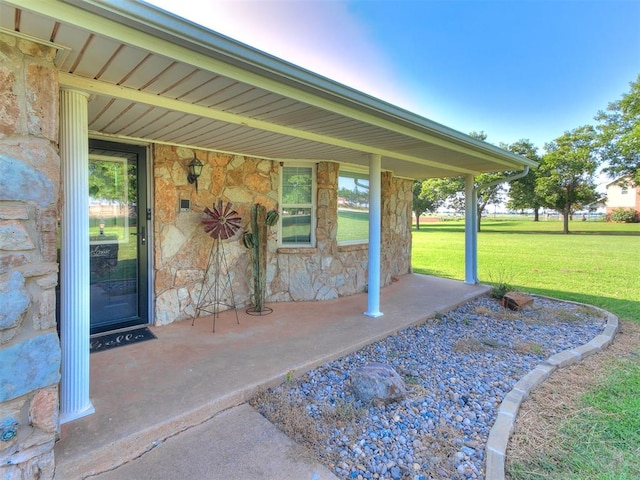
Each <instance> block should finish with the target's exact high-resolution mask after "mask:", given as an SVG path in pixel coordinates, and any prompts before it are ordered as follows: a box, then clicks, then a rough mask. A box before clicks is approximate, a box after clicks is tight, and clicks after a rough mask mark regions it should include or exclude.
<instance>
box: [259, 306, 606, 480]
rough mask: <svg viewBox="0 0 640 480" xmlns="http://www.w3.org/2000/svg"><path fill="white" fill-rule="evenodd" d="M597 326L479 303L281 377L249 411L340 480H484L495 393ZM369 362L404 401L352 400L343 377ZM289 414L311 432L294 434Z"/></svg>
mask: <svg viewBox="0 0 640 480" xmlns="http://www.w3.org/2000/svg"><path fill="white" fill-rule="evenodd" d="M604 326H605V319H604V317H603V316H602V315H601V314H600V311H598V310H596V309H593V308H590V307H585V306H581V305H576V304H572V303H566V302H560V301H556V300H552V299H548V298H541V297H534V303H533V306H532V307H528V308H526V309H523V310H522V311H521V312H511V311H510V310H506V309H505V308H503V307H502V306H501V305H500V303H499V302H498V301H497V300H495V299H493V298H490V297H481V298H479V299H476V300H474V301H471V302H468V303H466V304H464V305H462V306H460V307H458V308H456V309H455V310H453V311H450V312H447V313H444V314H441V315H437V316H436V317H434V318H430V319H428V320H426V321H425V322H424V323H423V324H421V325H418V326H415V327H411V328H407V329H405V330H402V331H400V332H398V333H397V334H394V335H391V336H389V337H387V338H385V339H384V340H381V341H379V342H377V343H374V344H372V345H369V346H367V347H365V348H363V349H361V350H359V351H357V352H354V353H352V354H350V355H347V356H345V357H343V358H340V359H338V360H335V361H333V362H330V363H327V364H325V365H322V366H321V367H319V368H316V369H314V370H312V371H310V372H308V373H306V374H304V375H302V376H301V377H299V378H296V379H293V378H289V379H288V381H287V382H285V383H284V384H282V385H279V386H278V387H275V388H273V389H271V390H269V391H267V392H263V393H262V394H261V395H259V396H258V397H256V399H255V400H254V401H253V402H252V404H253V405H254V406H255V407H256V408H257V409H258V411H260V412H261V413H262V414H263V415H265V416H266V417H267V418H268V419H270V420H271V421H272V422H274V423H275V424H276V425H277V426H279V427H280V428H281V429H282V430H283V431H284V432H285V433H287V434H288V435H290V436H293V437H297V440H298V441H302V443H306V444H307V447H309V448H310V449H311V450H312V451H313V452H314V454H315V455H316V456H317V457H318V458H319V459H320V461H322V462H323V463H324V464H325V465H327V466H328V468H330V469H331V470H332V471H333V472H334V473H335V475H336V476H338V477H339V478H342V479H394V480H399V479H412V480H426V479H435V478H438V479H440V478H451V479H484V457H485V444H486V440H487V437H488V434H489V430H490V429H491V426H492V425H493V423H494V421H495V418H496V411H497V408H498V406H499V405H500V403H501V401H502V399H503V398H504V396H505V395H506V394H507V393H508V392H509V391H510V390H511V389H512V387H513V385H514V384H515V383H516V382H517V381H518V380H519V379H520V378H521V377H522V376H524V375H525V374H526V373H528V372H529V371H530V370H532V369H533V368H534V367H535V366H536V365H537V364H539V363H541V362H543V361H544V360H545V359H546V358H548V357H549V356H551V355H553V354H554V353H557V352H560V351H562V350H566V349H570V348H574V347H577V346H580V345H583V344H585V343H587V342H589V341H590V340H591V339H592V338H593V337H595V336H596V335H598V334H599V333H601V331H602V330H603V328H604ZM372 362H376V363H385V364H388V365H391V366H392V367H393V368H394V369H395V370H396V371H397V372H398V373H399V374H400V376H402V377H403V378H404V380H405V382H406V384H407V387H408V389H409V392H410V393H409V395H408V396H407V397H406V398H404V399H403V400H401V401H398V402H392V403H388V404H386V405H385V404H376V403H373V404H366V405H365V404H362V402H360V401H358V400H357V399H356V398H355V397H354V395H353V392H352V391H351V388H350V380H349V379H350V375H351V372H352V371H353V370H354V369H356V368H359V367H362V366H364V365H367V364H369V363H372ZM276 398H278V399H279V401H280V402H281V403H280V404H279V405H278V406H276ZM283 400H284V401H285V402H286V403H285V405H288V406H290V407H291V411H290V412H286V411H284V412H283V408H282V401H283ZM276 409H277V410H278V411H279V414H278V415H274V411H275V410H276ZM296 409H297V410H296ZM284 410H286V408H285V409H284ZM296 412H297V413H296ZM296 415H297V416H303V417H306V418H304V422H300V425H302V424H304V423H306V422H308V423H309V424H310V425H311V427H310V428H312V429H313V430H314V431H313V435H309V434H305V432H304V430H303V429H300V430H299V431H296V430H297V429H298V428H299V425H297V424H296V420H295V417H296ZM283 418H285V419H287V420H286V422H283ZM285 423H286V425H285ZM300 428H301V427H300ZM307 428H309V427H307Z"/></svg>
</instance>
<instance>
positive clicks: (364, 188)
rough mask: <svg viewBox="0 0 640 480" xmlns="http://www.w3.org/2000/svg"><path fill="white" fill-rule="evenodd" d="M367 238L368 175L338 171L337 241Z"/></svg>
mask: <svg viewBox="0 0 640 480" xmlns="http://www.w3.org/2000/svg"><path fill="white" fill-rule="evenodd" d="M368 240H369V176H368V175H365V174H362V173H351V172H340V176H339V178H338V242H345V243H349V242H351V243H355V242H367V241H368Z"/></svg>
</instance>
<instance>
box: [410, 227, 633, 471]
mask: <svg viewBox="0 0 640 480" xmlns="http://www.w3.org/2000/svg"><path fill="white" fill-rule="evenodd" d="M569 229H570V231H571V232H572V233H571V234H569V235H562V233H561V231H562V224H561V222H559V221H541V222H533V221H532V220H531V219H528V220H520V219H512V218H509V219H484V220H483V221H482V232H481V233H479V235H478V276H479V277H480V278H479V279H480V281H481V282H482V283H503V282H504V283H507V284H508V285H510V286H511V287H512V288H514V289H517V290H521V291H525V292H532V293H540V294H544V295H548V296H551V297H555V298H561V299H566V300H574V301H579V302H584V303H588V304H592V305H597V306H599V307H602V308H604V309H606V310H608V311H610V312H612V313H614V314H616V315H618V317H620V318H621V319H623V320H629V321H633V322H636V323H638V324H640V224H612V223H605V222H591V221H587V222H582V221H574V222H571V224H570V228H569ZM412 263H413V269H414V271H415V272H416V273H424V274H429V275H436V276H442V277H447V278H453V279H459V280H463V279H464V223H463V222H462V221H447V222H438V223H427V224H422V225H421V228H420V230H419V231H416V230H414V232H413V253H412ZM636 353H637V354H638V355H640V350H637V352H636ZM638 358H640V357H637V356H636V357H634V358H632V359H631V360H626V361H620V362H618V363H617V364H616V368H615V369H613V371H612V372H611V374H610V375H609V377H608V378H607V379H606V380H605V381H604V383H602V384H600V385H599V386H598V387H597V388H596V389H594V390H593V391H591V392H589V393H588V394H587V395H585V396H584V397H583V398H582V399H581V402H582V406H581V408H583V409H584V412H586V413H585V414H584V415H582V414H579V415H576V416H575V417H572V420H571V422H567V423H565V424H564V425H562V426H561V431H562V433H563V435H566V436H567V438H568V441H567V442H566V444H563V445H558V447H557V451H554V452H551V454H548V453H547V452H542V454H541V455H540V457H539V458H535V459H531V461H530V462H529V463H528V464H527V465H515V466H513V468H514V470H511V471H510V474H511V476H512V477H511V478H514V479H522V480H533V479H543V478H544V479H558V480H561V479H563V480H564V479H582V480H587V479H593V480H595V479H602V480H604V479H632V478H633V479H636V478H640V455H639V449H640V433H639V432H640V414H639V412H640V360H638ZM581 411H582V410H581ZM550 459H553V461H550Z"/></svg>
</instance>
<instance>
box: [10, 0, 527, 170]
mask: <svg viewBox="0 0 640 480" xmlns="http://www.w3.org/2000/svg"><path fill="white" fill-rule="evenodd" d="M0 28H1V29H2V31H4V32H5V33H13V34H18V35H21V36H24V37H26V38H29V39H32V40H34V41H39V42H41V43H46V44H48V45H51V46H52V47H54V48H56V49H57V50H58V55H57V56H56V66H57V68H58V69H59V81H60V85H61V87H65V88H73V89H79V90H82V91H86V92H88V93H89V94H90V100H89V117H88V118H89V132H90V134H91V135H93V136H102V137H111V138H118V139H123V140H127V141H137V142H149V143H151V142H156V143H166V144H174V145H182V146H188V147H195V148H202V149H208V150H214V151H220V152H227V153H233V154H241V155H248V156H253V157H258V158H268V159H275V160H279V161H286V160H311V161H335V162H340V163H346V164H353V165H367V164H368V162H369V155H370V154H378V155H380V156H381V158H382V168H383V169H385V170H389V171H392V172H393V173H394V174H395V175H397V176H402V177H408V178H429V177H444V176H455V175H461V174H474V175H475V174H478V173H482V172H495V171H506V170H521V169H523V168H524V166H526V165H528V166H532V167H533V166H536V165H537V164H536V162H534V161H532V160H529V159H526V158H524V157H522V156H519V155H516V154H513V153H511V152H508V151H505V150H502V149H500V148H497V147H495V146H493V145H490V144H488V143H485V142H481V141H479V140H476V139H473V138H471V137H469V136H468V135H464V134H462V133H460V132H457V131H455V130H453V129H450V128H448V127H445V126H443V125H440V124H438V123H435V122H432V121H430V120H428V119H426V118H423V117H420V116H419V115H416V114H413V113H411V112H409V111H406V110H404V109H401V108H399V107H396V106H394V105H391V104H389V103H386V102H383V101H381V100H379V99H376V98H374V97H371V96H369V95H366V94H364V93H362V92H359V91H357V90H354V89H352V88H349V87H347V86H344V85H342V84H339V83H337V82H334V81H332V80H330V79H327V78H325V77H322V76H320V75H317V74H314V73H312V72H310V71H308V70H305V69H302V68H300V67H297V66H295V65H293V64H291V63H288V62H285V61H283V60H280V59H278V58H276V57H273V56H271V55H268V54H266V53H264V52H261V51H259V50H256V49H254V48H251V47H249V46H247V45H244V44H242V43H240V42H237V41H235V40H232V39H230V38H228V37H225V36H223V35H220V34H218V33H216V32H213V31H211V30H207V29H205V28H203V27H201V26H199V25H196V24H194V23H191V22H189V21H187V20H184V19H182V18H180V17H177V16H175V15H173V14H170V13H168V12H165V11H163V10H161V9H159V8H157V7H154V6H151V5H148V4H145V3H142V2H134V1H124V0H86V1H81V0H64V1H60V0H48V1H46V2H44V1H41V0H20V1H17V0H0Z"/></svg>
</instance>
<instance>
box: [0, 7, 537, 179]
mask: <svg viewBox="0 0 640 480" xmlns="http://www.w3.org/2000/svg"><path fill="white" fill-rule="evenodd" d="M5 1H6V3H13V4H14V5H16V6H18V7H19V8H27V9H29V10H32V11H35V12H38V13H41V14H43V15H46V16H49V17H52V18H56V19H59V20H60V21H63V22H66V23H69V24H71V25H75V26H77V27H80V28H87V25H91V30H92V31H94V32H96V33H98V34H100V35H104V36H106V37H109V38H113V39H116V40H118V41H122V42H125V43H128V44H131V45H134V46H137V47H140V48H143V49H145V50H147V51H149V52H153V53H157V54H159V55H164V56H167V57H169V58H173V59H176V60H178V61H181V62H185V63H188V64H190V65H193V66H195V67H198V68H201V69H203V70H206V71H210V72H215V73H216V74H219V75H224V76H227V77H229V78H232V79H235V80H238V81H241V82H244V83H247V84H250V85H253V86H256V87H258V88H263V89H265V90H268V91H271V92H274V93H278V94H281V95H284V96H286V97H288V98H291V99H294V100H298V101H301V102H304V103H307V104H309V105H313V106H316V107H319V108H324V109H327V110H329V111H332V112H335V113H338V114H341V115H344V116H346V117H348V118H353V119H356V120H360V121H363V122H365V123H369V124H371V125H376V126H378V127H381V128H385V129H387V130H390V131H395V132H397V133H402V134H404V135H407V136H410V137H412V138H416V139H418V140H422V141H424V142H427V143H430V144H434V145H439V146H442V147H445V148H447V149H450V150H453V151H457V152H459V153H463V154H466V155H470V156H472V157H476V158H481V159H484V160H487V161H490V162H493V163H496V164H497V165H502V166H505V167H509V168H511V169H519V168H521V167H522V166H524V165H530V166H533V167H535V166H537V164H536V162H533V161H531V160H529V159H526V158H524V157H521V156H520V155H516V154H513V153H511V152H507V151H506V150H502V149H500V148H498V147H495V146H493V145H490V144H488V143H485V142H481V141H479V140H476V139H473V138H471V137H469V136H468V135H465V134H462V133H460V132H457V131H455V130H453V129H450V128H448V127H445V126H443V125H440V124H438V123H436V122H432V121H430V120H428V119H426V118H423V117H421V116H419V115H416V114H413V113H411V112H408V111H406V110H403V109H401V108H399V107H395V106H393V105H391V104H388V103H386V102H383V101H381V100H379V99H376V98H374V97H371V96H368V95H366V94H364V93H362V92H359V91H357V90H355V89H352V88H349V87H346V86H344V85H342V84H340V83H338V82H334V81H332V80H329V79H327V78H325V77H322V76H320V75H317V74H314V73H312V72H310V71H308V70H305V69H302V68H300V67H297V66H295V65H293V64H291V63H288V62H285V61H283V60H280V59H278V58H276V57H273V56H271V55H268V54H266V53H264V52H261V51H259V50H257V49H254V48H252V47H249V46H247V45H244V44H242V43H240V42H237V41H235V40H232V39H230V38H228V37H225V36H223V35H220V34H218V33H216V32H213V31H211V30H208V29H205V28H203V27H201V26H199V25H197V24H195V23H192V22H189V21H187V20H185V19H182V18H180V17H178V16H176V15H173V14H170V13H167V12H165V11H164V10H161V9H159V8H156V7H154V6H151V5H148V4H145V3H142V2H134V1H122V0H65V1H59V0H48V1H42V0H20V2H19V4H18V2H15V1H14V0H5ZM222 58H223V59H224V60H221V59H222ZM370 153H376V152H373V151H370Z"/></svg>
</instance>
